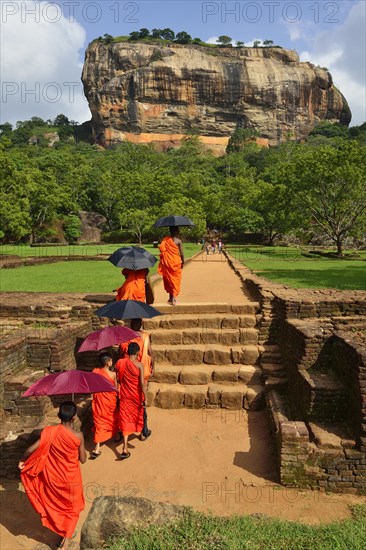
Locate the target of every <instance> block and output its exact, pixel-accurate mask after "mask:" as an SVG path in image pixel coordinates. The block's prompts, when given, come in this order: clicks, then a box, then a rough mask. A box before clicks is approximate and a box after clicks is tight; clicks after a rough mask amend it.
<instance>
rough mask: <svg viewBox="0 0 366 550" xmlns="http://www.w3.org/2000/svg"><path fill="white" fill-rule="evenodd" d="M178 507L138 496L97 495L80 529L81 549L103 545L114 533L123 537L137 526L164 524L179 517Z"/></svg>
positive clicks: (181, 511)
mask: <svg viewBox="0 0 366 550" xmlns="http://www.w3.org/2000/svg"><path fill="white" fill-rule="evenodd" d="M183 512H184V508H183V507H181V506H174V505H172V504H168V503H164V502H152V501H151V500H148V499H146V498H138V497H99V498H97V499H95V501H94V503H93V506H92V508H91V510H90V512H89V514H88V517H87V518H86V521H85V522H84V525H83V528H82V530H81V541H80V549H81V550H89V549H91V548H97V549H98V550H99V549H100V548H103V547H104V545H105V543H106V542H107V541H108V540H109V539H110V538H111V537H114V536H123V535H124V534H126V533H128V532H129V531H132V530H133V529H135V528H137V527H147V526H148V525H163V524H165V523H169V522H171V521H176V520H178V519H179V518H180V517H181V516H182V515H183Z"/></svg>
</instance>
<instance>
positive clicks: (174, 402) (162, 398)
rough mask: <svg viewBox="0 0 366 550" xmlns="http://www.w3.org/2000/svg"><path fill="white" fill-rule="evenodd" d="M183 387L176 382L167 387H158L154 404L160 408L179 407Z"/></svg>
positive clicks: (182, 399)
mask: <svg viewBox="0 0 366 550" xmlns="http://www.w3.org/2000/svg"><path fill="white" fill-rule="evenodd" d="M184 393H185V390H184V387H183V386H180V385H179V384H176V385H174V386H172V387H168V388H160V391H159V393H158V395H157V397H156V404H157V406H158V407H160V408H162V409H181V408H182V407H183V403H184Z"/></svg>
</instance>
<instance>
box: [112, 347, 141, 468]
mask: <svg viewBox="0 0 366 550" xmlns="http://www.w3.org/2000/svg"><path fill="white" fill-rule="evenodd" d="M139 352H140V347H139V345H138V344H136V342H132V343H131V344H129V345H128V349H127V357H125V358H124V359H120V360H119V361H117V363H116V371H117V378H118V381H119V383H120V390H119V396H120V403H119V421H120V430H121V432H122V433H123V447H122V453H121V455H120V458H121V460H124V459H126V458H129V457H130V456H131V453H130V452H129V451H128V438H129V436H130V435H132V434H134V433H137V435H139V436H140V439H141V441H144V440H145V439H146V437H145V436H144V435H143V434H142V430H143V427H144V406H145V401H146V384H145V379H144V366H143V364H142V363H140V362H139V361H138V360H137V357H138V354H139Z"/></svg>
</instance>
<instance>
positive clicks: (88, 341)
mask: <svg viewBox="0 0 366 550" xmlns="http://www.w3.org/2000/svg"><path fill="white" fill-rule="evenodd" d="M133 338H140V335H139V333H138V332H135V331H134V330H131V329H130V328H129V327H118V326H117V327H106V328H102V329H101V330H96V331H95V332H92V333H90V334H89V335H88V336H87V337H86V338H85V340H84V342H83V343H82V344H81V346H80V348H79V350H78V352H81V351H93V350H98V349H104V348H109V346H114V345H115V344H122V343H123V342H128V341H129V340H132V339H133Z"/></svg>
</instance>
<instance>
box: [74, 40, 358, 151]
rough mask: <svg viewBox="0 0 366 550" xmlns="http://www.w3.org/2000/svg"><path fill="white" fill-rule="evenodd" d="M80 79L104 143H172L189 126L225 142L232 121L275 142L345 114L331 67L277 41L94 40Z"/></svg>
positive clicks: (211, 140)
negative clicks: (263, 44) (227, 44)
mask: <svg viewBox="0 0 366 550" xmlns="http://www.w3.org/2000/svg"><path fill="white" fill-rule="evenodd" d="M82 80H83V83H84V91H85V95H86V97H87V99H88V102H89V106H90V110H91V112H92V124H93V128H94V133H95V138H96V140H97V141H98V142H99V143H101V144H104V145H109V144H112V143H115V142H118V141H121V140H124V139H129V140H131V141H135V142H147V141H163V142H164V141H171V142H172V143H175V142H176V141H179V139H181V138H182V136H184V135H187V133H192V132H193V133H198V134H199V135H201V136H203V141H207V142H208V143H211V144H212V145H213V146H215V144H216V145H219V146H221V147H223V146H225V144H226V143H227V140H228V138H229V137H230V135H231V134H232V132H233V131H234V130H235V128H236V127H237V126H239V127H248V128H253V129H256V130H257V131H258V132H259V133H260V135H261V136H262V137H264V138H268V140H269V143H270V144H277V143H279V142H281V141H283V140H285V139H288V138H289V137H290V138H293V139H302V138H304V137H306V136H307V134H308V133H309V131H310V130H311V129H312V128H313V127H314V125H315V124H317V123H318V122H319V121H322V120H327V121H329V122H341V123H342V124H348V123H349V122H350V120H351V112H350V109H349V107H348V104H347V101H346V100H345V98H344V97H343V95H342V94H341V93H340V91H339V90H338V89H337V88H336V87H335V86H334V84H333V81H332V76H331V74H330V73H329V72H328V71H327V70H326V69H321V68H319V67H315V66H314V65H312V64H311V63H303V62H300V61H299V57H298V55H297V53H296V52H294V51H291V50H284V49H282V48H216V47H215V48H210V47H205V46H197V45H184V46H183V45H179V44H167V45H154V44H146V43H128V42H120V43H113V44H108V45H106V44H104V43H103V42H101V41H94V42H93V43H91V44H90V45H89V47H88V48H87V50H86V55H85V64H84V70H83V75H82Z"/></svg>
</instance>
